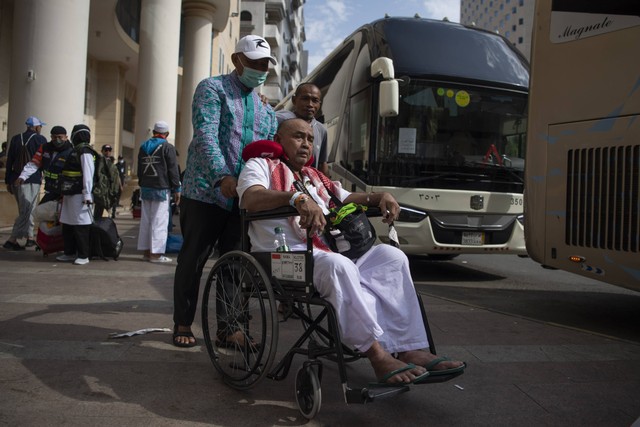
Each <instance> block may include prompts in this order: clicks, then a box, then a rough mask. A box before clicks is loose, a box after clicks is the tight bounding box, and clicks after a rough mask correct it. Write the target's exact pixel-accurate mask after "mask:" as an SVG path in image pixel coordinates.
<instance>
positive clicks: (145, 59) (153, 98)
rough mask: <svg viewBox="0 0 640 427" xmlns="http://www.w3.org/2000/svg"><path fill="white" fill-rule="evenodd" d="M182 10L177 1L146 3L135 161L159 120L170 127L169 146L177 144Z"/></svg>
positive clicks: (142, 17)
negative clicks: (141, 146)
mask: <svg viewBox="0 0 640 427" xmlns="http://www.w3.org/2000/svg"><path fill="white" fill-rule="evenodd" d="M180 7H181V2H180V1H175V0H169V1H167V0H142V4H141V10H140V12H141V17H140V55H139V68H138V94H137V108H136V123H135V127H136V129H135V148H134V153H135V154H134V157H135V156H137V153H138V149H139V147H140V144H141V143H142V142H144V141H145V140H147V139H148V138H149V137H150V136H151V130H152V129H153V124H154V123H155V122H157V121H158V120H164V121H165V122H167V123H168V124H169V127H170V129H171V133H170V135H169V142H170V143H174V137H175V131H176V107H177V99H178V55H179V45H180V12H181V10H180ZM134 166H135V165H134Z"/></svg>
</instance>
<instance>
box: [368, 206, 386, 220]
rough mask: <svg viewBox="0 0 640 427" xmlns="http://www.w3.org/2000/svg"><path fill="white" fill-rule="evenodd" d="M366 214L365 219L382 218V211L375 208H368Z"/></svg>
mask: <svg viewBox="0 0 640 427" xmlns="http://www.w3.org/2000/svg"><path fill="white" fill-rule="evenodd" d="M366 214H367V217H369V218H374V217H377V216H382V209H380V208H379V207H377V206H368V207H367V212H366Z"/></svg>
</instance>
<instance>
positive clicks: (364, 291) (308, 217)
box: [237, 119, 466, 384]
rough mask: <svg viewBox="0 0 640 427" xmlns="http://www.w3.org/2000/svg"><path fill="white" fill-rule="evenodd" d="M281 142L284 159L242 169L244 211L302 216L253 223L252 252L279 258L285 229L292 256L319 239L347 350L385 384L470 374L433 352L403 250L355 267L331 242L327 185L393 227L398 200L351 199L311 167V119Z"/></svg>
mask: <svg viewBox="0 0 640 427" xmlns="http://www.w3.org/2000/svg"><path fill="white" fill-rule="evenodd" d="M275 141H276V142H277V143H279V144H280V145H281V146H282V148H283V152H284V155H283V156H282V158H281V159H270V158H262V157H260V158H257V157H256V158H252V159H249V160H248V161H247V163H246V165H245V167H244V169H243V170H242V172H241V174H240V177H239V180H238V187H237V191H238V194H239V196H240V206H241V207H242V208H244V209H246V210H247V211H248V212H259V211H265V210H272V209H276V208H279V207H283V206H287V205H291V206H293V207H295V209H296V210H297V211H298V213H299V216H298V217H293V216H292V217H289V218H281V219H265V220H258V221H252V222H251V224H250V227H249V237H250V239H251V245H252V250H254V251H267V252H268V251H272V250H273V240H274V228H275V227H277V226H280V227H282V228H283V229H284V231H285V233H286V236H287V243H288V245H289V247H290V248H291V250H292V251H297V250H305V249H306V247H307V243H306V239H307V236H313V237H312V239H313V246H314V252H313V257H314V273H313V282H314V286H315V288H316V290H317V291H318V292H319V294H320V295H321V296H322V297H323V298H325V299H326V300H327V301H329V302H330V303H331V305H332V306H333V307H334V309H335V311H336V313H337V317H338V322H339V326H340V332H341V336H342V342H343V344H346V345H348V346H351V347H354V348H356V349H357V350H359V351H360V352H362V353H364V354H365V355H366V356H367V357H368V359H369V361H370V363H371V366H372V367H373V370H374V372H375V375H376V378H377V379H378V381H379V382H380V383H382V384H396V383H414V384H417V383H420V381H422V380H423V379H424V378H426V377H427V376H428V375H443V374H450V373H454V372H459V371H462V370H463V369H464V368H465V366H466V365H465V364H464V363H463V362H460V361H454V360H450V359H448V358H444V357H439V356H437V355H435V354H432V353H430V352H429V351H428V350H427V349H428V348H429V342H428V339H427V335H426V332H425V329H424V325H423V321H422V316H421V311H420V307H419V303H418V299H417V297H416V292H415V288H414V285H413V280H412V278H411V273H410V270H409V261H408V259H407V257H406V255H405V254H404V253H403V252H402V251H401V250H399V249H397V248H395V247H392V246H390V245H385V244H381V245H375V246H373V247H372V248H371V249H369V251H367V252H366V253H365V254H364V255H362V256H361V257H360V258H358V259H355V260H351V259H349V258H347V257H345V256H343V255H341V254H339V253H335V252H331V251H330V250H329V248H328V246H327V242H326V240H325V239H324V237H323V231H324V229H325V225H326V219H325V215H326V214H327V213H328V207H329V200H330V196H329V194H328V192H327V186H328V187H330V188H329V190H330V191H331V192H332V193H333V194H335V195H336V196H337V197H338V198H339V199H340V200H341V201H343V202H344V203H350V202H354V203H358V204H362V205H368V206H378V207H379V208H380V209H381V211H382V212H384V213H385V214H384V215H383V221H384V222H385V223H389V222H391V221H393V220H394V219H396V218H397V217H398V214H399V212H400V206H399V205H398V203H397V202H396V201H395V199H394V198H393V196H391V194H389V193H369V194H366V193H350V192H348V191H346V190H344V189H342V188H341V186H340V184H339V183H337V182H332V181H330V180H328V179H327V178H326V177H324V176H321V172H320V171H318V170H316V169H314V168H312V167H308V166H305V165H306V164H308V163H310V160H311V155H312V152H313V130H312V128H311V126H310V125H309V124H308V123H307V122H305V121H304V120H301V119H290V120H287V121H284V122H282V124H281V125H280V127H279V128H278V132H277V134H276V136H275ZM295 181H300V182H302V183H303V185H304V187H305V188H306V189H307V190H308V191H306V192H299V191H297V190H296V187H294V182H295ZM297 188H300V187H299V186H298V187H297ZM394 354H395V355H396V357H394Z"/></svg>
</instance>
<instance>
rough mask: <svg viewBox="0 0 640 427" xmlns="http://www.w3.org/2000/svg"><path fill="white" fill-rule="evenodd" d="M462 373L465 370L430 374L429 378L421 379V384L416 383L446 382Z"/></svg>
mask: <svg viewBox="0 0 640 427" xmlns="http://www.w3.org/2000/svg"><path fill="white" fill-rule="evenodd" d="M462 374H464V371H458V372H453V373H451V374H446V375H429V376H428V377H427V378H425V379H423V380H422V381H420V384H416V385H422V384H436V383H444V382H447V381H449V380H452V379H454V378H456V377H459V376H460V375H462Z"/></svg>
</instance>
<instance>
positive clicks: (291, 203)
mask: <svg viewBox="0 0 640 427" xmlns="http://www.w3.org/2000/svg"><path fill="white" fill-rule="evenodd" d="M303 194H304V193H303V192H302V191H296V192H295V193H294V194H293V196H291V198H290V199H289V205H290V206H291V207H292V208H295V207H296V199H297V198H298V197H300V196H301V195H303Z"/></svg>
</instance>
